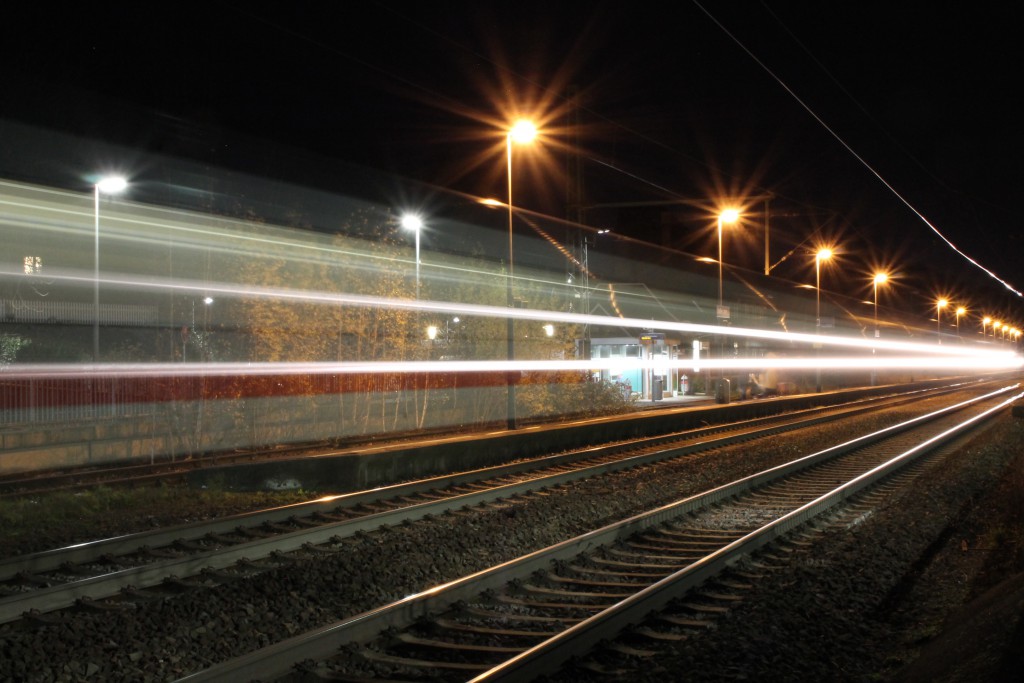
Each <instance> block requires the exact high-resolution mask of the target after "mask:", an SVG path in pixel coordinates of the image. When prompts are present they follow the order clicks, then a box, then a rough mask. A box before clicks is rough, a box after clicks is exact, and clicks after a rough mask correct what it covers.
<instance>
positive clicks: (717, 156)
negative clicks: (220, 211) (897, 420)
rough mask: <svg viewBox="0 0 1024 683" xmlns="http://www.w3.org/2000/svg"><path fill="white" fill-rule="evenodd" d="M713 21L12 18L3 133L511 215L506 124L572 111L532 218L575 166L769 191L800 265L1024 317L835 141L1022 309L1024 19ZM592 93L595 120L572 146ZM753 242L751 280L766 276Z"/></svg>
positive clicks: (980, 15)
mask: <svg viewBox="0 0 1024 683" xmlns="http://www.w3.org/2000/svg"><path fill="white" fill-rule="evenodd" d="M702 5H703V7H704V8H705V9H706V10H707V11H706V12H705V11H704V9H702V7H701V6H700V5H697V4H694V3H692V2H678V3H675V4H673V5H672V6H671V10H667V9H666V7H669V6H668V5H666V4H664V3H630V4H629V5H628V7H627V3H622V2H580V3H571V2H551V1H550V0H549V1H548V2H545V3H539V2H515V3H512V2H504V3H502V2H474V3H462V2H451V3H416V4H411V3H410V4H407V3H400V2H383V3H350V2H346V3H291V4H288V5H277V6H270V5H262V4H256V3H244V4H242V3H239V4H237V5H231V4H223V3H206V4H198V3H197V4H195V5H191V4H184V5H182V4H178V5H173V6H166V7H162V6H161V9H159V10H157V9H154V8H155V7H156V6H154V5H151V4H149V3H135V4H131V5H127V4H126V5H124V6H116V5H115V6H113V7H110V6H95V5H93V6H86V5H83V6H81V7H79V8H76V9H71V10H68V9H65V8H61V9H60V10H57V9H54V8H52V7H50V8H41V9H27V8H20V9H15V10H11V9H8V10H5V12H6V14H7V16H6V17H5V24H6V26H5V33H6V34H7V36H5V41H4V45H3V47H2V48H0V50H2V51H3V56H4V64H5V81H6V83H5V87H4V89H3V98H4V108H3V114H2V115H3V116H6V117H11V118H14V119H17V120H21V121H27V122H31V123H35V124H39V125H41V126H45V127H53V128H59V129H64V130H70V131H73V132H76V133H79V134H83V135H87V136H94V137H98V138H102V139H107V140H111V141H115V142H120V143H126V144H128V145H132V146H137V147H144V148H147V149H151V150H155V151H160V152H163V153H166V154H172V155H181V156H186V157H190V158H195V159H199V160H201V161H203V162H204V163H208V164H211V165H215V166H216V165H224V166H232V165H240V164H244V163H245V162H244V161H242V160H241V158H240V157H239V156H238V155H237V150H238V147H239V145H240V144H245V145H250V144H252V143H251V142H249V141H251V140H256V141H267V142H273V143H280V144H285V145H289V146H291V147H295V148H298V149H301V150H305V151H308V152H312V153H316V154H319V155H323V156H325V157H328V158H333V159H340V160H344V161H349V162H354V163H357V164H363V165H367V166H371V167H375V168H380V169H383V170H387V171H391V172H394V173H397V174H399V175H402V176H406V177H410V178H415V179H419V180H425V181H428V182H431V183H436V184H438V185H441V186H444V187H452V188H455V189H458V190H463V191H468V192H472V193H476V194H480V195H486V196H491V195H497V196H501V192H502V187H503V186H502V183H503V179H504V175H503V173H504V166H503V164H504V157H503V155H502V153H501V152H500V151H499V152H498V153H497V154H496V153H495V150H496V149H499V148H500V149H503V148H501V147H500V146H501V145H502V144H503V140H502V138H501V137H500V135H501V134H500V130H499V129H498V128H496V125H498V124H500V122H502V121H503V120H504V119H505V118H506V117H507V116H508V115H509V107H510V106H521V107H522V108H523V109H529V108H530V107H532V106H538V105H539V106H541V107H542V108H543V109H544V110H545V111H548V112H551V113H552V118H551V121H550V123H549V130H550V131H551V133H550V135H549V136H548V139H547V140H546V142H545V150H546V151H545V152H544V155H546V157H547V158H548V160H549V161H554V162H557V163H552V164H548V165H546V166H544V165H542V164H539V163H537V162H538V161H539V159H532V157H534V156H538V154H536V153H532V154H531V159H530V160H526V161H524V170H523V174H524V176H525V177H524V178H523V179H517V182H518V183H520V184H521V185H522V186H523V188H524V191H523V205H530V206H531V208H539V209H544V210H547V211H549V212H551V213H553V214H558V215H562V213H563V212H564V201H565V195H564V190H562V189H561V188H562V187H564V182H565V179H564V176H563V175H561V171H562V170H563V169H564V159H563V158H562V156H561V155H562V153H561V152H560V151H559V150H560V148H561V147H564V146H567V145H571V146H572V148H573V149H579V150H581V155H582V157H583V159H584V161H583V167H584V172H585V180H586V187H585V196H584V200H585V202H586V203H595V204H596V203H602V202H616V201H638V200H659V199H675V198H687V199H694V198H704V197H713V196H715V195H722V194H726V195H731V196H744V195H752V194H759V193H762V192H765V191H770V192H772V193H773V194H774V195H775V196H776V199H775V200H774V202H773V204H772V208H773V214H775V213H777V214H778V215H777V216H774V217H773V219H772V221H773V236H774V239H776V240H777V243H776V244H775V245H773V246H774V247H776V248H777V249H778V251H779V252H780V253H782V252H784V251H785V250H787V249H788V248H789V247H790V246H793V245H795V244H796V243H798V242H799V241H801V240H803V239H804V238H805V237H806V236H807V235H809V234H811V233H812V232H813V231H814V230H820V232H821V234H823V235H826V236H829V237H832V238H836V239H838V240H840V243H841V247H842V248H843V249H844V250H845V251H847V254H846V255H845V258H846V263H847V265H848V267H849V270H850V271H851V272H852V271H854V270H857V269H862V268H866V267H867V265H866V264H867V263H868V262H876V263H891V264H893V265H894V266H895V268H896V269H897V270H898V271H900V272H901V274H903V276H904V277H903V282H904V286H903V289H904V297H905V299H906V301H907V306H908V307H909V308H913V307H914V306H919V307H920V308H921V309H923V308H926V307H927V301H928V300H929V297H930V295H931V293H932V292H934V291H937V290H946V291H950V292H951V293H953V294H954V295H955V296H958V297H959V298H961V299H967V300H968V301H969V302H970V303H971V304H973V305H974V306H975V307H981V306H985V307H989V308H1002V309H1004V310H1007V311H1010V310H1012V311H1016V312H1017V315H1018V316H1019V314H1020V312H1021V310H1022V308H1024V307H1022V306H1021V305H1020V300H1019V299H1018V298H1016V297H1012V296H1009V295H1007V294H1006V293H1005V289H1004V288H1003V287H1002V286H1001V285H999V284H998V283H995V282H992V281H990V280H989V279H988V278H987V277H986V276H985V275H984V273H982V271H980V270H978V269H977V268H975V267H974V266H971V265H969V264H968V263H967V262H966V261H965V260H964V259H962V258H960V257H957V256H955V255H954V254H953V252H952V250H951V249H950V248H949V247H946V246H944V245H942V244H941V243H940V241H939V240H938V238H937V237H935V236H934V234H933V233H932V232H931V230H930V229H929V228H928V227H927V226H926V225H925V223H924V222H923V221H922V220H921V219H920V218H919V217H917V216H916V215H915V214H914V212H913V211H911V210H910V209H909V208H907V207H906V206H904V205H903V204H902V203H901V202H900V200H899V199H898V198H897V197H896V196H895V194H894V193H893V192H892V191H891V190H889V189H887V188H886V187H885V186H884V184H883V183H882V181H881V180H879V178H877V177H875V175H874V173H873V172H872V171H871V170H868V169H867V168H866V167H865V165H864V164H862V163H861V161H858V160H857V158H856V157H855V156H854V154H853V153H851V152H850V151H849V150H847V149H846V148H845V147H844V146H843V144H841V143H840V142H838V141H837V140H836V137H834V136H833V135H832V134H831V133H830V132H829V131H828V130H826V128H825V125H827V126H828V127H829V128H831V129H832V131H834V133H835V135H837V136H838V137H840V138H841V139H842V140H843V141H844V142H845V143H846V144H847V145H849V146H850V148H852V150H853V152H855V153H856V154H857V155H858V156H860V157H861V158H862V159H863V160H864V162H866V163H867V164H869V165H870V166H871V167H872V168H873V169H874V171H875V172H877V173H878V174H879V175H880V176H881V177H882V178H883V179H884V180H885V181H886V182H887V183H889V184H890V185H891V186H892V187H893V188H894V189H895V190H896V191H897V192H898V193H899V194H900V195H902V196H903V197H904V198H905V199H906V200H907V201H908V202H910V203H911V204H912V205H913V206H914V208H915V209H917V210H918V211H920V212H921V213H922V214H923V215H924V216H925V217H926V218H927V219H928V220H929V221H931V222H932V223H933V224H934V225H935V226H936V227H937V228H938V229H939V230H940V231H942V232H943V233H944V234H945V235H946V236H947V237H948V238H949V239H950V240H951V241H953V242H954V243H955V244H957V245H958V246H960V247H961V248H962V249H963V250H964V251H965V252H967V253H968V254H970V255H971V256H973V257H974V258H976V259H977V260H978V261H980V262H981V263H982V264H983V265H984V266H985V267H987V268H989V269H991V270H993V271H995V272H996V273H997V274H998V275H999V276H1000V277H1002V278H1003V279H1004V280H1007V281H1008V282H1010V283H1011V284H1012V285H1013V286H1014V287H1015V288H1017V289H1020V288H1022V287H1024V275H1021V274H1020V273H1021V271H1020V268H1019V265H1018V261H1019V258H1020V254H1021V253H1022V242H1024V230H1021V228H1020V227H1019V225H1020V224H1019V221H1018V219H1017V216H1016V212H1015V211H1014V209H1016V206H1015V204H1016V202H1015V201H1014V199H1015V198H1016V196H1017V190H1018V188H1019V187H1021V185H1022V183H1021V182H1020V181H1021V177H1020V176H1021V171H1020V167H1021V164H1020V161H1019V160H1020V159H1022V158H1024V134H1022V133H1021V132H1020V127H1019V123H1018V118H1019V115H1018V109H1017V107H1015V106H1013V105H1012V104H1011V102H1012V101H1014V100H1015V99H1016V98H1017V96H1018V91H1019V85H1020V80H1021V79H1020V75H1019V69H1020V64H1021V63H1022V62H1021V59H1020V57H1021V52H1022V49H1024V48H1021V47H1020V46H1019V40H1018V36H1017V35H1015V31H1016V28H1015V27H1016V22H1015V19H1014V17H1013V16H1012V9H1011V4H1010V3H998V4H997V3H995V2H980V3H972V4H971V5H970V6H969V7H968V5H966V4H965V3H954V2H925V1H920V2H918V1H912V2H900V3H883V2H860V3H853V2H828V3H810V2H771V3H734V2H731V3H723V2H710V1H709V2H704V3H702ZM709 15H711V16H709ZM730 34H731V35H730ZM747 51H749V53H750V54H748V52H747ZM752 55H753V56H752ZM758 62H760V64H759V63H758ZM762 65H763V66H762ZM779 81H781V82H782V83H780V82H779ZM783 84H785V85H783ZM570 86H575V87H578V88H579V89H580V91H581V93H582V102H583V108H582V110H581V111H580V113H579V122H580V126H579V127H578V128H577V129H573V130H572V131H571V134H570V133H569V132H568V131H566V130H565V129H564V126H565V123H566V120H567V119H566V117H565V100H564V99H563V97H562V96H563V95H564V93H565V92H566V90H567V88H568V87H570ZM787 88H789V89H790V90H791V91H792V93H790V92H787ZM797 98H799V99H800V100H802V101H803V103H804V104H805V105H806V107H807V108H809V109H811V110H812V111H813V113H814V115H816V116H817V117H819V118H820V119H821V121H823V122H824V124H825V125H822V123H820V122H819V121H817V120H816V119H815V117H814V116H812V115H811V114H810V113H808V111H807V109H805V107H804V106H803V105H801V103H800V102H798V100H797ZM242 140H245V141H246V142H244V143H241V142H239V141H242ZM0 142H2V141H0ZM0 150H2V147H0ZM540 156H543V155H540ZM524 157H525V155H524ZM12 165H13V164H12V160H9V159H8V160H4V167H5V168H11V167H12ZM610 167H615V168H617V169H619V170H612V169H611V168H610ZM260 171H262V172H272V171H268V170H267V169H265V168H264V169H260ZM552 188H554V189H552ZM545 190H547V191H545ZM517 203H518V202H517ZM755 208H760V207H759V206H758V207H755ZM589 215H590V216H591V217H592V220H594V221H601V220H609V221H611V220H617V221H620V222H621V223H622V224H621V225H616V226H615V227H616V228H619V229H622V230H632V232H633V234H635V235H636V236H637V237H641V238H645V239H650V240H651V241H658V240H661V239H662V238H663V232H662V231H660V229H659V231H658V233H657V234H645V233H644V229H642V228H639V227H636V226H632V227H631V226H630V224H629V220H628V218H625V219H624V218H623V217H622V216H611V215H610V214H603V213H602V212H600V211H597V212H592V213H591V214H589ZM761 220H762V219H761V218H760V217H752V218H751V221H752V223H753V225H752V226H751V230H752V231H753V230H754V228H756V227H757V225H759V224H760V222H761ZM707 224H708V221H707V218H706V217H702V216H701V215H700V211H699V210H695V209H692V208H690V209H687V213H686V218H685V220H683V221H682V222H681V223H680V230H679V232H680V237H679V238H678V240H674V243H675V244H676V246H679V247H682V248H685V249H688V250H691V251H696V252H700V253H707V252H709V251H710V250H711V249H712V247H710V246H709V243H708V239H709V238H708V236H707V235H708V233H707V231H706V230H705V231H704V232H701V230H700V228H702V227H706V226H707ZM701 235H703V236H701ZM710 239H713V236H712V237H711V238H710ZM756 239H759V238H754V241H756ZM754 241H751V243H750V245H747V251H746V252H744V253H740V254H735V255H734V257H733V258H734V259H747V260H749V266H750V267H751V268H752V269H757V268H759V265H760V260H759V259H760V256H758V253H757V247H756V246H755V245H754ZM740 247H741V248H742V247H743V245H740ZM773 251H774V249H773ZM794 260H796V259H794ZM862 264H863V265H862ZM787 267H791V266H790V265H789V264H787V265H786V266H784V267H782V268H781V269H780V270H785V268H787ZM794 268H795V266H794ZM782 274H783V275H784V276H787V277H793V278H797V277H801V276H802V275H801V273H800V271H799V268H795V269H793V270H790V271H788V272H784V273H782Z"/></svg>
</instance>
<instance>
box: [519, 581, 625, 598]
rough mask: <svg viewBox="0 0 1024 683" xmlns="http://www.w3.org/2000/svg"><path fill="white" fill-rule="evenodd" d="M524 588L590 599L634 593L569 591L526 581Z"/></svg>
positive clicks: (544, 593)
mask: <svg viewBox="0 0 1024 683" xmlns="http://www.w3.org/2000/svg"><path fill="white" fill-rule="evenodd" d="M523 590H524V591H527V592H529V593H539V594H541V595H556V596H560V597H564V598H577V599H581V600H590V599H592V598H613V599H616V600H622V599H623V598H628V597H630V596H631V595H633V592H625V593H624V592H617V593H600V592H596V593H588V592H584V591H567V590H562V589H560V588H546V587H544V586H538V585H536V584H533V583H524V584H523Z"/></svg>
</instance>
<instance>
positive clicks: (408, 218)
mask: <svg viewBox="0 0 1024 683" xmlns="http://www.w3.org/2000/svg"><path fill="white" fill-rule="evenodd" d="M402 227H403V228H405V229H406V230H412V231H413V232H415V233H416V300H417V301H419V299H420V230H421V229H422V228H423V219H422V218H420V217H419V216H417V215H416V214H413V213H407V214H405V215H404V216H402Z"/></svg>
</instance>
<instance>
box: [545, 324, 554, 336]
mask: <svg viewBox="0 0 1024 683" xmlns="http://www.w3.org/2000/svg"><path fill="white" fill-rule="evenodd" d="M544 334H546V335H547V336H549V337H553V336H555V326H554V325H552V324H551V323H548V324H547V325H545V326H544Z"/></svg>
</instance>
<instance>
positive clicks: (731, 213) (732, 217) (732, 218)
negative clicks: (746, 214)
mask: <svg viewBox="0 0 1024 683" xmlns="http://www.w3.org/2000/svg"><path fill="white" fill-rule="evenodd" d="M718 219H719V220H720V221H722V222H723V223H729V224H732V223H735V222H736V221H738V220H739V219H740V212H739V211H737V210H736V209H726V210H725V211H723V212H722V213H720V214H719V215H718Z"/></svg>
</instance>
